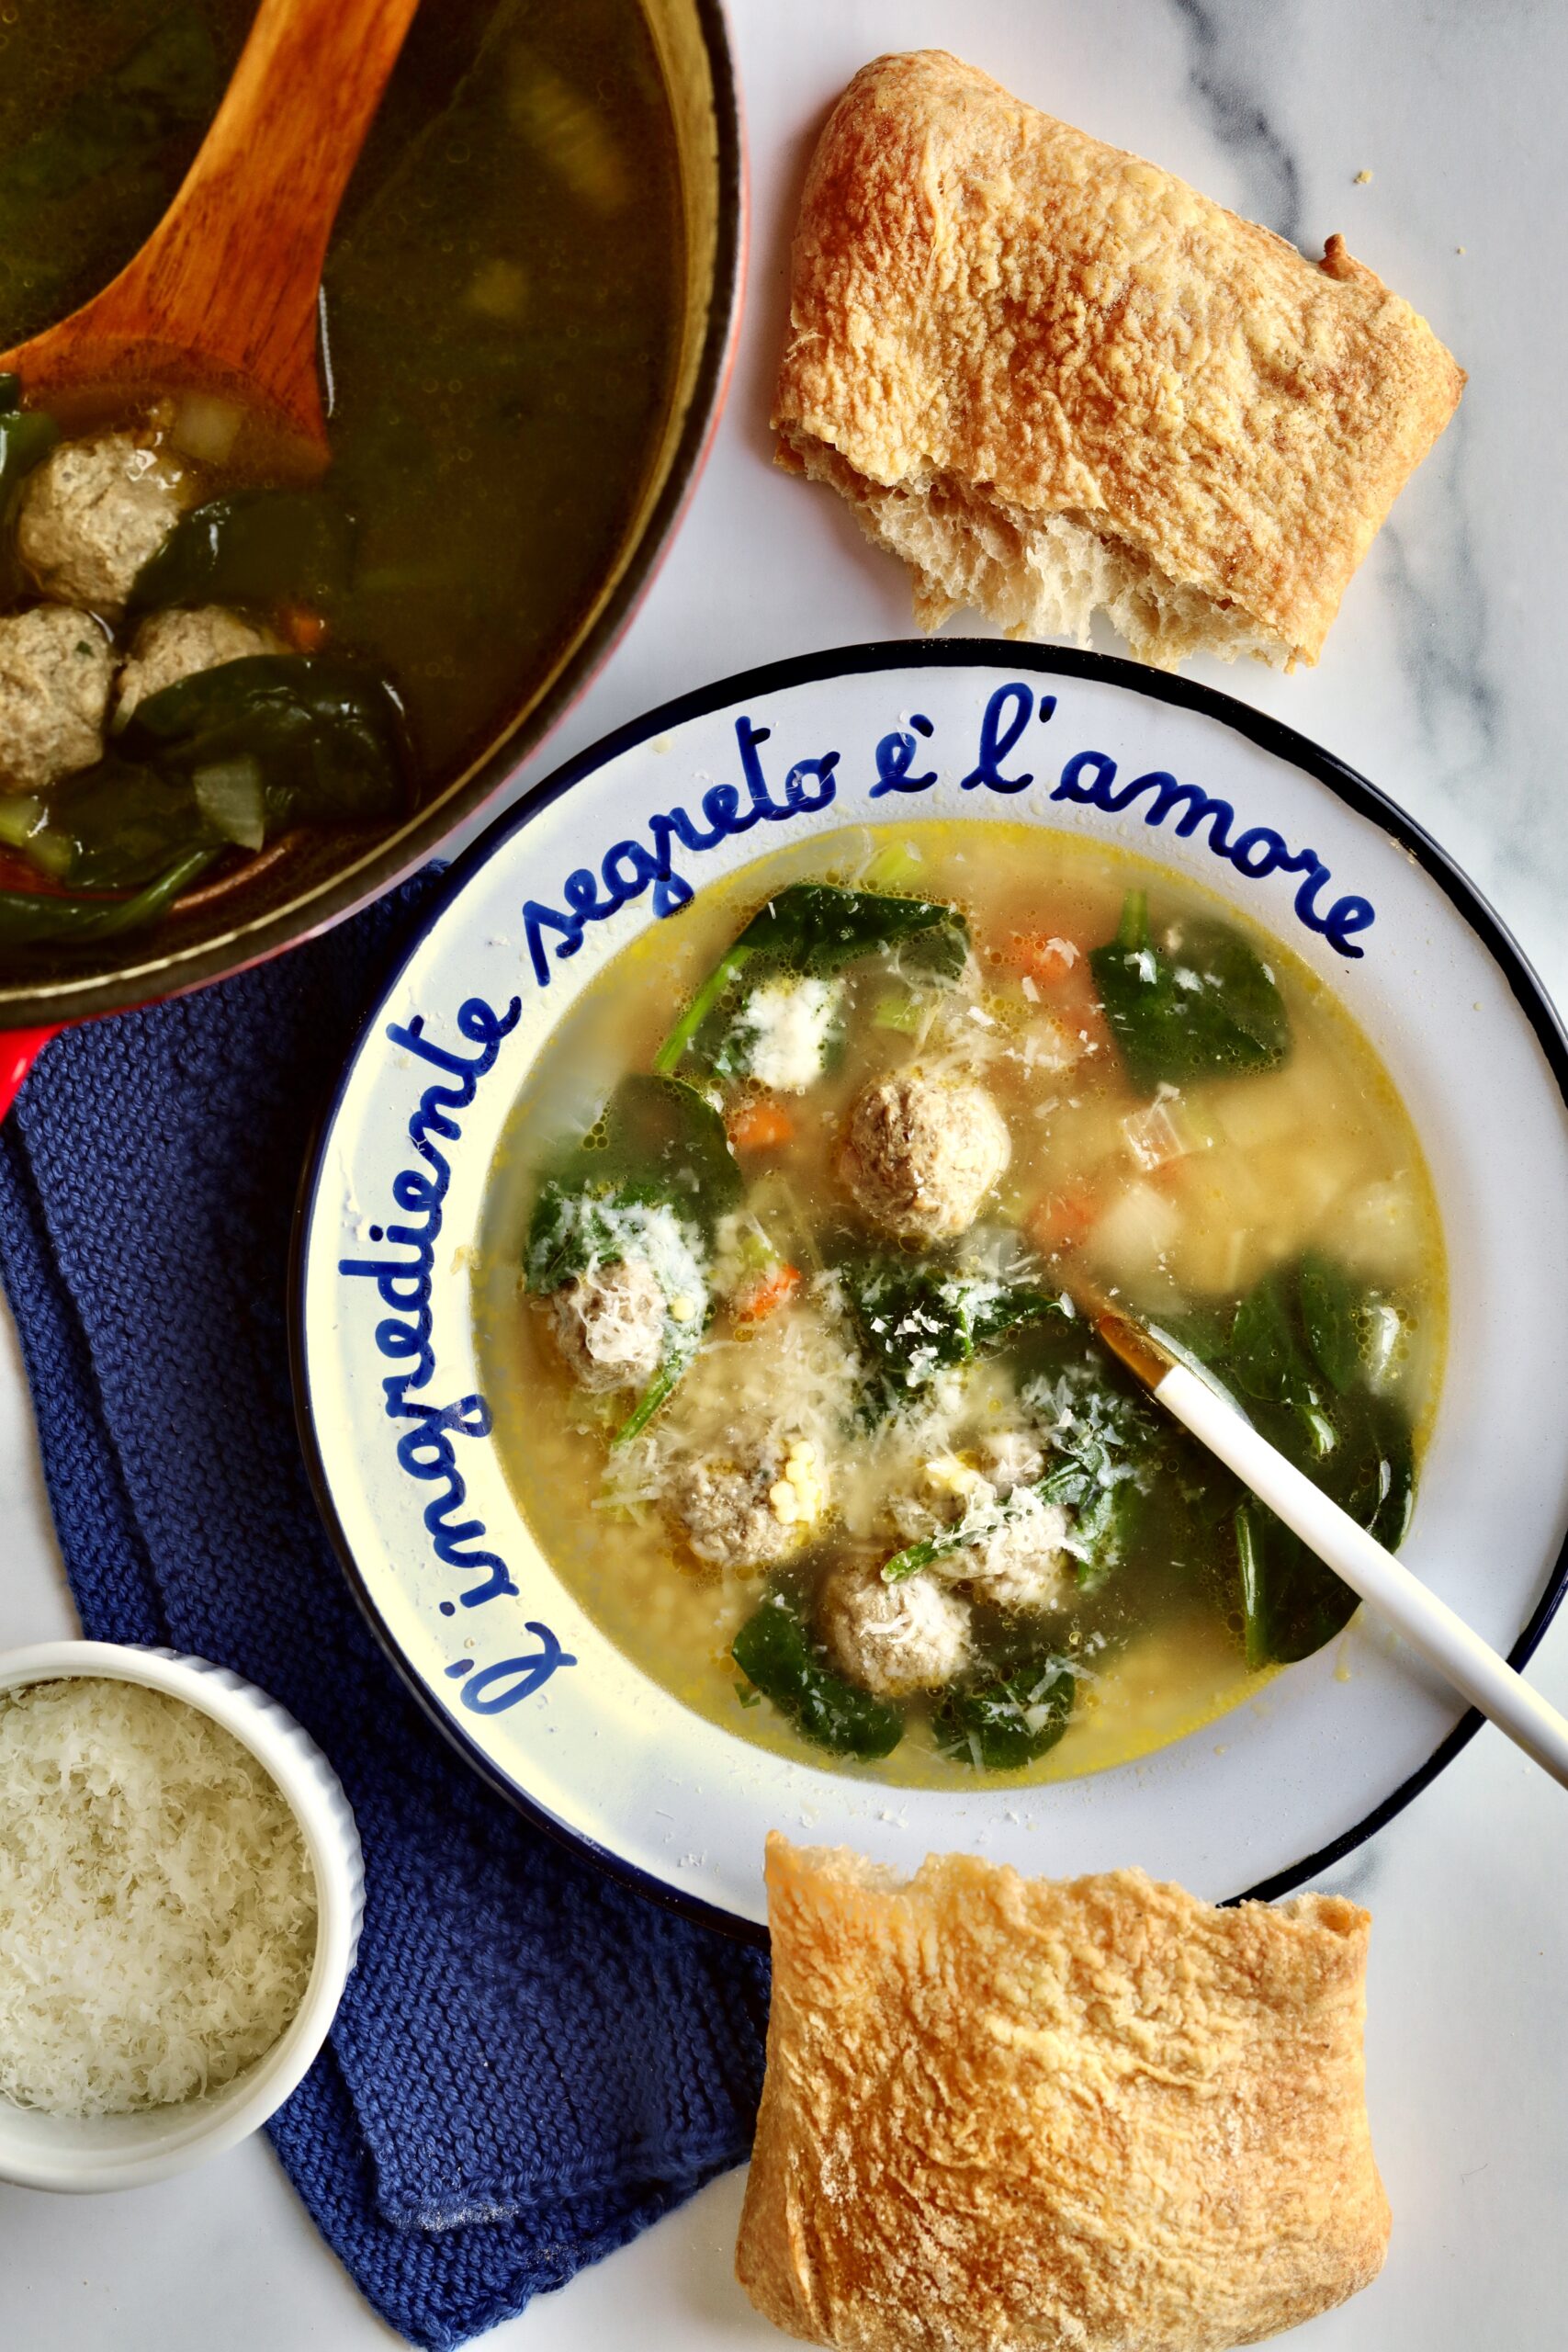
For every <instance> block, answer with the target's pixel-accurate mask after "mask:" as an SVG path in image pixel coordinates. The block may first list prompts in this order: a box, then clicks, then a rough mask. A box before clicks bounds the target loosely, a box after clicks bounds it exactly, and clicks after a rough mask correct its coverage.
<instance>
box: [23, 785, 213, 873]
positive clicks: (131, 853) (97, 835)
mask: <svg viewBox="0 0 1568 2352" xmlns="http://www.w3.org/2000/svg"><path fill="white" fill-rule="evenodd" d="M13 808H14V809H16V812H17V815H18V816H19V815H21V814H22V813H23V811H22V809H21V807H20V806H19V805H18V804H15V803H14V804H13ZM26 809H27V812H28V818H29V822H28V830H27V832H26V835H25V837H23V838H21V839H17V840H15V841H14V843H13V845H14V846H15V847H16V848H17V849H19V850H20V851H21V852H22V854H23V855H24V856H25V857H27V858H28V860H29V861H30V862H31V863H32V864H33V865H36V866H37V867H39V870H40V872H42V873H45V874H48V875H49V876H51V878H52V879H54V880H55V881H58V882H62V883H64V884H65V885H67V887H68V888H71V889H73V890H134V889H138V888H141V885H142V884H143V883H145V882H150V881H152V879H153V877H154V876H156V875H159V874H162V873H163V872H164V869H165V867H166V866H168V865H170V864H171V862H172V861H173V860H175V859H176V858H180V857H186V856H188V855H190V854H192V852H194V851H196V850H197V849H206V850H209V851H214V852H216V851H217V850H218V849H219V848H220V846H221V845H222V844H221V842H220V838H219V837H218V836H217V835H215V834H214V833H213V831H212V830H211V828H210V827H209V825H208V823H207V821H206V820H205V819H204V818H203V816H202V813H201V810H200V809H199V808H198V807H197V801H196V796H195V794H194V793H193V791H192V790H191V786H190V783H189V780H188V778H186V777H183V776H164V775H159V774H158V772H157V770H156V769H155V768H149V767H142V766H139V765H136V764H134V763H131V762H130V761H127V760H121V759H118V758H117V757H116V756H115V755H114V754H113V753H110V755H109V756H108V757H107V759H103V760H100V761H99V762H98V763H97V764H96V766H94V767H90V768H87V769H85V770H84V772H83V773H82V774H81V775H74V776H68V777H67V778H66V779H65V780H64V782H62V783H61V784H57V785H55V786H52V787H51V790H50V791H49V792H47V793H40V794H39V795H38V796H37V797H36V798H34V799H31V800H29V801H28V803H27V804H26ZM10 814H11V810H6V811H5V812H4V815H6V816H8V815H10ZM5 830H6V832H7V833H9V831H10V828H9V826H6V827H5Z"/></svg>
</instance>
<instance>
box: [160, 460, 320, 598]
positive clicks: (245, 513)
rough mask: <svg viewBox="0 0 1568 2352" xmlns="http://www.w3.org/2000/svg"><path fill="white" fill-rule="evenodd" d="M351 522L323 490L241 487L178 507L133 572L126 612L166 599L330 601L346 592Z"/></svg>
mask: <svg viewBox="0 0 1568 2352" xmlns="http://www.w3.org/2000/svg"><path fill="white" fill-rule="evenodd" d="M355 533H356V526H355V520H354V517H353V516H352V515H350V514H349V512H348V510H347V509H346V507H344V506H343V505H342V504H341V503H339V501H338V500H337V499H336V498H334V497H333V494H332V492H330V491H322V490H240V491H231V492H230V493H229V494H228V495H227V496H226V497H223V498H211V499H209V500H208V501H207V503H206V504H205V505H203V506H197V507H194V508H193V509H192V510H191V512H190V513H189V514H188V515H181V517H180V519H179V521H178V522H177V523H176V524H175V527H174V529H173V530H172V531H171V532H170V534H169V536H168V537H167V538H166V539H165V540H164V544H163V546H162V547H161V548H159V549H158V550H157V553H156V554H155V555H152V556H150V557H149V558H148V560H147V561H146V562H145V563H144V564H143V565H142V567H141V571H139V572H138V573H137V575H136V580H135V582H134V584H133V585H132V588H131V591H130V597H129V599H128V601H127V604H126V610H127V612H128V613H133V614H134V613H145V612H150V611H152V610H154V609H162V608H163V607H164V606H167V605H275V604H276V603H277V601H278V600H279V598H281V597H286V596H298V597H299V598H301V599H302V600H303V601H304V602H306V603H307V604H311V605H331V604H332V603H333V601H334V599H336V598H337V597H340V596H342V595H343V594H345V593H346V591H347V588H348V585H349V582H350V579H351V577H352V574H353V570H354V547H355Z"/></svg>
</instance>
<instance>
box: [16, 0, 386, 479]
mask: <svg viewBox="0 0 1568 2352" xmlns="http://www.w3.org/2000/svg"><path fill="white" fill-rule="evenodd" d="M418 5H419V0H261V6H260V7H259V8H258V9H257V11H256V17H255V21H254V25H253V26H252V28H251V33H250V38H249V40H247V41H246V43H245V46H244V49H243V52H242V54H241V57H240V62H239V64H238V65H237V66H236V67H235V69H234V78H233V80H232V81H231V83H230V85H229V87H228V90H227V92H226V93H225V95H224V97H223V102H222V104H221V105H220V107H219V109H218V113H217V115H216V116H215V118H214V119H213V122H212V127H211V129H210V130H209V132H208V134H207V137H206V139H205V140H204V141H202V144H201V148H200V151H199V153H197V157H196V160H195V162H194V163H193V164H192V165H191V167H190V170H189V171H188V173H187V174H186V177H185V180H184V182H183V184H182V185H181V187H180V189H179V191H178V193H177V195H176V196H175V200H174V202H173V203H172V204H171V206H170V207H169V209H168V211H167V212H166V213H165V214H164V218H163V220H161V221H160V222H159V224H158V227H157V228H156V229H155V230H154V231H153V232H152V236H151V237H150V238H149V239H148V241H147V243H145V244H144V245H143V246H142V248H141V252H140V253H139V254H136V255H135V257H134V259H132V260H131V261H130V262H128V263H127V265H126V266H125V267H124V269H122V270H121V271H120V273H119V275H118V277H116V278H114V279H112V280H111V281H110V283H109V284H108V285H107V286H106V287H105V288H104V289H103V291H102V293H100V294H96V295H95V296H94V297H93V299H92V300H91V301H89V302H85V303H84V304H83V306H82V308H81V309H80V310H79V311H73V312H72V313H71V316H70V317H69V318H66V319H62V321H61V322H60V323H59V325H58V326H52V327H46V328H45V329H44V331H43V332H42V334H36V335H34V336H33V337H32V338H31V340H30V341H29V342H28V343H24V344H20V345H17V348H16V349H15V350H14V351H9V352H6V353H5V354H4V355H0V374H4V375H16V376H18V377H19V378H20V379H21V384H22V392H23V397H24V399H25V400H26V401H28V404H29V405H37V404H42V403H47V404H49V405H50V406H51V407H52V408H54V409H56V410H58V411H59V412H61V413H62V414H63V415H64V416H65V417H66V418H67V419H68V420H69V421H70V422H71V423H73V424H75V423H76V422H77V421H78V419H80V420H81V421H83V422H86V421H89V419H91V418H94V417H101V416H103V415H106V414H110V413H113V412H114V411H115V410H116V409H118V410H120V411H122V412H123V411H124V410H126V409H127V408H130V407H134V406H135V405H136V404H138V403H139V402H145V401H147V400H148V399H149V398H151V397H152V396H154V395H159V394H164V393H181V392H186V393H191V392H194V393H200V394H205V395H208V396H209V397H213V398H216V399H218V400H220V401H225V402H227V403H229V404H231V406H232V407H233V408H235V409H237V410H238V411H239V412H240V413H241V415H242V417H243V420H244V422H245V426H246V427H247V428H248V429H249V431H250V432H251V434H253V435H255V436H256V437H257V438H258V440H259V441H260V443H261V444H262V445H263V446H265V448H266V451H267V459H268V467H269V470H271V471H274V472H279V471H283V472H293V473H296V474H298V475H299V476H300V477H303V478H307V479H308V478H309V477H310V476H311V475H313V474H316V473H319V472H320V471H321V469H322V468H323V467H324V466H325V465H326V462H327V433H326V423H325V418H324V415H323V413H322V407H321V388H320V383H319V380H318V371H317V354H316V343H317V320H318V314H319V310H320V294H321V266H322V263H323V261H324V260H325V258H326V250H327V241H328V238H329V237H330V235H331V233H332V227H333V220H335V218H336V216H337V209H338V205H339V203H340V202H341V200H342V197H343V192H344V187H346V186H347V183H348V176H349V174H350V172H351V171H352V170H353V168H354V165H355V161H356V160H357V158H358V154H359V151H360V148H361V147H362V146H363V144H364V142H365V135H366V133H367V130H368V129H369V127H370V123H371V119H372V118H373V116H374V115H375V112H376V108H377V107H378V104H379V102H380V98H381V93H382V91H383V90H384V89H385V87H386V85H387V78H388V76H389V74H390V73H391V70H392V67H393V65H394V64H395V63H396V62H397V57H398V52H399V51H400V49H401V47H402V44H403V39H404V36H405V35H406V33H407V31H408V28H409V25H410V23H411V22H412V17H413V13H414V10H415V8H416V7H417V6H418Z"/></svg>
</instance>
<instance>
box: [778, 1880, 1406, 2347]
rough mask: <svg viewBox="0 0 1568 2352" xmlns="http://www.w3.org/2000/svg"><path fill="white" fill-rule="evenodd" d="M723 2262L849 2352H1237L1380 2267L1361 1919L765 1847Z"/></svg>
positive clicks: (1384, 2229) (1384, 2214)
mask: <svg viewBox="0 0 1568 2352" xmlns="http://www.w3.org/2000/svg"><path fill="white" fill-rule="evenodd" d="M768 1904H769V1922H770V1927H771V1929H772V1935H773V2011H772V2016H771V2018H770V2022H769V2028H768V2062H767V2079H766V2084H765V2086H764V2089H763V2094H762V2105H761V2115H760V2117H759V2120H758V2127H757V2141H756V2148H755V2153H754V2154H753V2157H752V2164H751V2172H750V2180H749V2182H748V2185H747V2191H746V2201H745V2209H744V2211H743V2214H742V2217H741V2223H740V2235H739V2245H738V2248H737V2254H736V2269H737V2274H738V2276H739V2279H740V2282H741V2284H742V2286H744V2287H745V2289H746V2290H747V2292H748V2293H749V2294H750V2297H751V2300H752V2301H753V2302H754V2303H755V2304H756V2305H757V2307H758V2309H759V2310H760V2311H761V2312H764V2313H765V2314H766V2316H767V2317H768V2318H769V2319H770V2320H772V2321H773V2323H774V2324H775V2325H776V2326H778V2327H780V2328H783V2329H784V2331H785V2333H786V2334H789V2335H795V2336H799V2337H802V2338H804V2339H805V2340H806V2341H807V2342H808V2343H816V2344H823V2345H830V2346H837V2347H840V2352H1220V2347H1222V2346H1232V2345H1239V2344H1251V2343H1255V2342H1257V2341H1258V2339H1259V2338H1261V2337H1263V2336H1267V2335H1273V2334H1274V2333H1275V2332H1276V2331H1277V2330H1279V2329H1281V2328H1286V2327H1292V2326H1294V2325H1295V2324H1297V2323H1298V2322H1300V2321H1302V2320H1304V2319H1309V2318H1311V2317H1313V2316H1314V2314H1315V2313H1317V2312H1323V2311H1326V2310H1327V2309H1329V2308H1330V2307H1331V2306H1332V2305H1333V2304H1336V2303H1338V2302H1341V2301H1344V2299H1345V2298H1346V2297H1347V2296H1348V2295H1350V2294H1353V2293H1354V2292H1355V2291H1356V2290H1357V2289H1358V2288H1360V2287H1364V2286H1366V2285H1367V2284H1368V2283H1369V2281H1370V2280H1371V2279H1372V2278H1375V2276H1376V2275H1377V2272H1378V2270H1379V2269H1380V2267H1382V2259H1383V2255H1384V2251H1385V2249H1386V2246H1387V2242H1388V2228H1389V2214H1388V2204H1387V2200H1386V2199H1385V2197H1384V2195H1383V2190H1382V2182H1381V2181H1380V2180H1379V2178H1378V2174H1377V2168H1376V2165H1374V2163H1373V2160H1372V2151H1371V2134H1370V2131H1369V2128H1368V2123H1367V2116H1366V2109H1365V2103H1364V2097H1363V2081H1362V2053H1361V2029H1362V2020H1363V2017H1364V1999H1363V1984H1364V1975H1365V1967H1366V1953H1367V1937H1368V1929H1369V1926H1370V1920H1369V1917H1368V1915H1367V1913H1366V1912H1364V1911H1362V1910H1359V1909H1358V1908H1357V1906H1356V1905H1354V1904H1351V1903H1348V1902H1346V1901H1344V1900H1343V1899H1342V1898H1340V1897H1338V1896H1334V1895H1316V1894H1306V1895H1300V1896H1297V1897H1295V1898H1294V1899H1293V1900H1292V1901H1291V1902H1289V1903H1286V1904H1282V1905H1267V1904H1261V1903H1247V1904H1242V1905H1237V1906H1235V1908H1232V1909H1224V1910H1221V1909H1216V1908H1214V1907H1213V1905H1209V1904H1206V1903H1200V1902H1198V1901H1197V1900H1196V1899H1195V1898H1194V1897H1193V1896H1191V1895H1190V1894H1185V1893H1184V1892H1183V1891H1182V1889H1181V1888H1179V1887H1177V1886H1168V1885H1156V1884H1155V1883H1152V1882H1151V1881H1150V1880H1149V1879H1147V1878H1146V1877H1145V1875H1144V1874H1143V1872H1142V1871H1113V1872H1111V1873H1110V1874H1109V1875H1106V1876H1102V1877H1094V1878H1081V1879H1076V1880H1071V1881H1066V1882H1061V1883H1054V1882H1052V1881H1049V1880H1043V1879H1031V1880H1025V1879H1022V1878H1020V1877H1019V1876H1018V1874H1017V1872H1016V1871H1011V1870H1008V1869H998V1868H996V1867H994V1866H993V1865H991V1864H989V1863H987V1862H983V1861H978V1860H973V1859H971V1858H969V1857H966V1856H962V1855H949V1856H942V1857H933V1858H931V1860H928V1861H927V1862H926V1864H925V1866H924V1867H923V1869H922V1870H921V1871H919V1873H918V1875H917V1876H916V1877H915V1878H913V1879H912V1880H910V1881H909V1882H908V1883H900V1882H899V1881H898V1880H897V1877H896V1876H895V1875H894V1874H893V1873H891V1872H887V1871H881V1870H878V1869H876V1868H875V1867H874V1866H873V1865H870V1864H867V1863H864V1862H863V1861H861V1860H859V1859H858V1858H857V1857H856V1856H854V1855H852V1854H851V1853H848V1852H846V1851H844V1850H843V1849H837V1850H829V1849H815V1850H813V1849H797V1848H795V1847H792V1846H791V1845H789V1843H788V1842H787V1841H786V1840H785V1839H784V1838H781V1837H778V1836H774V1837H773V1838H770V1839H769V1841H768Z"/></svg>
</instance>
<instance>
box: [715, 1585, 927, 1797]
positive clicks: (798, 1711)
mask: <svg viewBox="0 0 1568 2352" xmlns="http://www.w3.org/2000/svg"><path fill="white" fill-rule="evenodd" d="M729 1654H730V1656H731V1657H732V1658H733V1659H734V1660H735V1663H736V1665H737V1666H738V1667H739V1668H740V1671H741V1673H742V1674H743V1675H744V1676H745V1677H746V1679H747V1681H748V1682H750V1684H751V1685H752V1687H753V1689H754V1690H758V1691H761V1693H762V1696H763V1697H764V1698H765V1699H771V1700H772V1701H773V1704H774V1706H775V1707H777V1708H778V1709H779V1711H780V1713H782V1714H785V1715H787V1716H788V1717H789V1719H790V1721H791V1722H792V1723H793V1724H795V1729H796V1730H797V1731H800V1732H803V1733H804V1734H805V1736H806V1737H807V1739H810V1740H815V1741H816V1743H817V1745H818V1747H827V1748H831V1749H832V1750H833V1752H834V1753H835V1754H836V1755H840V1756H858V1757H860V1758H863V1760H864V1761H866V1762H868V1763H869V1762H871V1761H873V1760H874V1758H877V1757H880V1756H890V1755H891V1754H892V1752H893V1750H894V1749H895V1748H896V1747H897V1745H898V1742H899V1741H900V1740H901V1739H902V1738H903V1736H904V1718H903V1716H902V1714H901V1713H899V1711H898V1709H897V1707H895V1706H892V1705H890V1704H889V1703H888V1702H887V1701H886V1699H874V1698H873V1697H872V1695H871V1693H870V1692H869V1691H861V1690H857V1688H856V1687H855V1685H854V1684H853V1683H852V1682H846V1681H845V1680H844V1679H843V1677H842V1676H841V1675H838V1674H835V1673H834V1672H833V1670H832V1668H830V1667H828V1666H825V1665H824V1664H823V1662H822V1660H821V1659H820V1658H819V1657H818V1655H817V1653H816V1651H815V1649H814V1648H813V1646H812V1644H811V1641H810V1639H809V1636H808V1635H807V1629H806V1625H805V1623H804V1621H803V1620H802V1618H801V1617H800V1615H799V1614H798V1612H797V1611H795V1609H793V1608H792V1607H791V1605H790V1603H789V1601H788V1600H786V1599H785V1598H784V1594H783V1593H773V1594H771V1595H770V1597H769V1598H768V1599H767V1600H764V1601H763V1602H762V1604H761V1608H759V1609H758V1610H756V1611H754V1612H753V1613H752V1615H751V1616H750V1617H749V1618H748V1619H747V1620H746V1623H745V1624H744V1625H742V1626H741V1628H740V1631H739V1633H738V1634H736V1636H735V1640H734V1643H733V1645H731V1648H730V1653H729Z"/></svg>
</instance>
